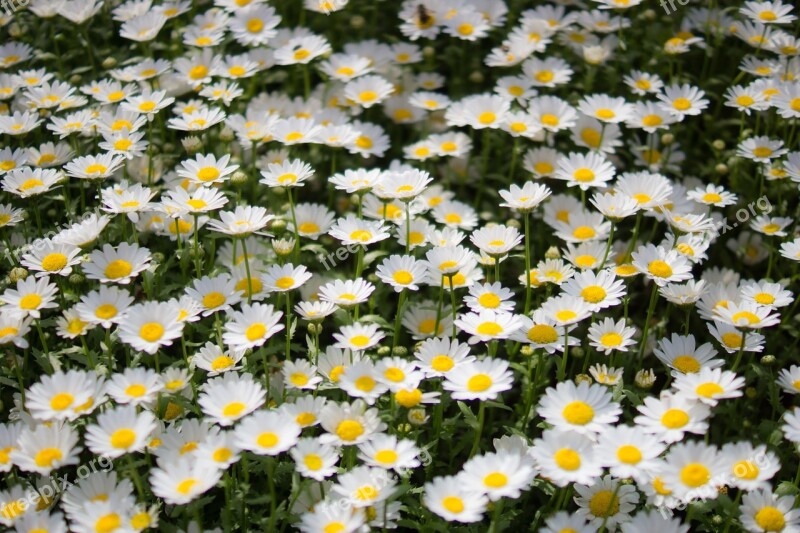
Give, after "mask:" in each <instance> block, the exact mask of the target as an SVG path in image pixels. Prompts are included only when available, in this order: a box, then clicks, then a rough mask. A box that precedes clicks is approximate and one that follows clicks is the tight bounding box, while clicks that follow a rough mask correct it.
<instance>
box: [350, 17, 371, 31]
mask: <svg viewBox="0 0 800 533" xmlns="http://www.w3.org/2000/svg"><path fill="white" fill-rule="evenodd" d="M366 22H367V21H366V20H365V19H364V17H362V16H361V15H354V16H352V17H350V27H351V28H353V29H356V30H359V29H361V28H363V27H364V24H365V23H366Z"/></svg>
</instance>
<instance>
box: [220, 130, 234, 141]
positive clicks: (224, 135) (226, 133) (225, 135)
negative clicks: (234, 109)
mask: <svg viewBox="0 0 800 533" xmlns="http://www.w3.org/2000/svg"><path fill="white" fill-rule="evenodd" d="M235 138H236V135H235V134H234V133H233V130H232V129H231V128H230V127H229V126H225V127H224V128H222V129H221V130H220V132H219V140H220V141H222V142H226V143H228V142H231V141H232V140H233V139H235Z"/></svg>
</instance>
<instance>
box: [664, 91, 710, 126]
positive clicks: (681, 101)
mask: <svg viewBox="0 0 800 533" xmlns="http://www.w3.org/2000/svg"><path fill="white" fill-rule="evenodd" d="M657 96H658V99H659V100H660V101H661V104H660V105H661V108H662V109H663V110H664V111H667V112H668V113H671V114H672V115H674V116H675V117H677V118H678V119H679V120H683V119H684V118H685V117H686V116H692V115H699V114H701V113H702V112H703V110H704V109H706V108H707V107H708V104H709V100H708V99H707V98H706V97H705V96H706V93H705V91H703V90H701V89H699V88H697V87H693V86H691V85H689V84H684V85H670V86H667V87H665V88H664V92H663V93H661V94H658V95H657Z"/></svg>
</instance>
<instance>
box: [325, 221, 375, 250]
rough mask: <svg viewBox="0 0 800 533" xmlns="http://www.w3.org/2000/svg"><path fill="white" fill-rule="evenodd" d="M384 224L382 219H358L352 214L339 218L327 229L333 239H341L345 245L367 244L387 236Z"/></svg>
mask: <svg viewBox="0 0 800 533" xmlns="http://www.w3.org/2000/svg"><path fill="white" fill-rule="evenodd" d="M386 229H387V228H386V226H385V225H384V224H383V222H382V221H376V222H373V221H370V220H362V219H359V218H358V217H357V216H356V215H354V214H352V213H351V214H349V215H347V217H344V218H340V219H338V220H337V221H336V223H335V224H334V225H333V226H332V227H331V229H330V230H329V231H328V234H329V235H330V236H331V237H333V238H334V239H337V240H340V241H342V244H344V245H345V246H348V245H353V244H359V245H362V246H367V245H368V244H373V243H376V242H380V241H382V240H384V239H388V238H389V233H388V232H387V231H386Z"/></svg>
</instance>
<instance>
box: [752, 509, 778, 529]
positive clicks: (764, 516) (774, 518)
mask: <svg viewBox="0 0 800 533" xmlns="http://www.w3.org/2000/svg"><path fill="white" fill-rule="evenodd" d="M753 518H754V519H755V521H756V524H758V525H759V527H760V528H761V529H763V530H764V531H783V529H784V527H785V526H786V517H784V515H783V513H782V512H781V510H780V509H778V508H776V507H772V506H767V507H762V508H761V509H759V510H758V512H757V513H756V515H755V516H754V517H753Z"/></svg>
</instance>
